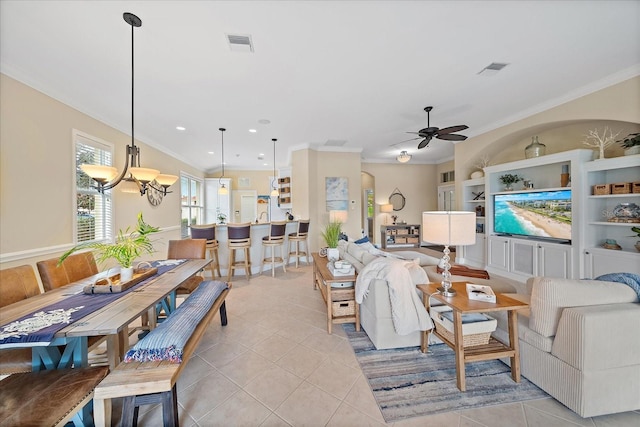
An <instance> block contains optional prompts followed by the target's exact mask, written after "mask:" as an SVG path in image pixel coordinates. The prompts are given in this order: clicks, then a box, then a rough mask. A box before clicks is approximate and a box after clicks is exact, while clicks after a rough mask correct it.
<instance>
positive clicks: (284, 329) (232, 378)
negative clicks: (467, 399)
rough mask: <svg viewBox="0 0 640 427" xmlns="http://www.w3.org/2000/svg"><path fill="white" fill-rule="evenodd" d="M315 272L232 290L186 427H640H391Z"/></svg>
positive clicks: (148, 415)
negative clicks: (316, 285)
mask: <svg viewBox="0 0 640 427" xmlns="http://www.w3.org/2000/svg"><path fill="white" fill-rule="evenodd" d="M311 273H312V268H311V267H310V266H305V267H300V268H299V269H296V268H294V267H291V268H289V269H288V271H287V273H286V274H285V273H283V271H282V269H281V268H278V269H277V274H276V277H275V278H272V277H271V275H270V274H269V273H266V274H265V275H262V276H254V277H253V278H252V279H251V280H250V281H247V280H246V279H244V278H239V279H238V280H236V281H234V282H233V289H232V290H231V292H230V293H229V296H228V297H227V313H228V318H229V324H228V325H227V326H226V327H222V326H220V319H219V318H218V317H216V318H215V319H214V321H213V323H212V324H211V326H210V328H209V331H208V332H207V333H206V335H205V337H204V338H203V341H202V343H201V344H200V347H199V348H198V350H197V352H196V354H195V356H194V357H193V358H192V360H190V361H189V364H188V366H187V367H186V369H185V370H184V371H183V374H182V376H181V378H180V380H179V381H178V402H179V411H180V424H181V425H182V426H184V427H190V426H201V427H207V426H225V427H228V426H264V427H266V426H345V427H352V426H383V425H392V426H395V427H413V426H421V427H422V426H429V427H432V426H447V427H451V426H469V427H471V426H475V427H479V426H491V427H493V426H509V427H514V426H523V427H526V426H529V427H531V426H578V425H579V426H593V427H604V426H629V427H631V426H633V427H635V426H638V425H640V411H637V412H627V413H623V414H617V415H610V416H603V417H595V418H590V419H583V418H580V417H579V416H577V415H576V414H574V413H573V412H572V411H570V410H568V409H567V408H565V407H564V406H563V405H561V404H560V403H558V402H557V401H555V400H554V399H550V398H549V399H540V400H533V401H528V402H523V403H515V404H505V405H499V406H493V407H485V408H481V409H472V410H465V411H459V412H450V413H446V414H439V415H433V416H427V417H420V418H412V419H409V420H404V421H400V422H396V423H393V424H385V422H384V419H383V418H382V415H381V413H380V410H379V409H378V405H377V404H376V402H375V400H374V398H373V394H372V393H371V390H370V389H369V385H368V383H367V380H366V379H365V378H364V377H363V375H362V372H361V371H360V368H359V366H358V362H357V361H356V358H355V356H354V354H353V351H352V349H351V346H350V345H349V343H348V341H347V339H346V336H345V334H344V332H343V330H342V327H340V326H339V325H334V328H333V331H334V333H333V335H329V334H327V330H326V312H325V305H324V302H323V300H322V296H321V295H320V293H319V291H317V290H313V287H312V283H311ZM119 409H120V405H118V403H117V402H116V403H115V404H114V410H119ZM140 412H141V415H140V419H139V423H138V425H140V426H142V427H144V426H154V427H155V426H158V425H162V421H161V411H160V407H159V406H156V407H143V408H141V410H140ZM114 418H116V419H117V418H119V416H118V415H115V416H114Z"/></svg>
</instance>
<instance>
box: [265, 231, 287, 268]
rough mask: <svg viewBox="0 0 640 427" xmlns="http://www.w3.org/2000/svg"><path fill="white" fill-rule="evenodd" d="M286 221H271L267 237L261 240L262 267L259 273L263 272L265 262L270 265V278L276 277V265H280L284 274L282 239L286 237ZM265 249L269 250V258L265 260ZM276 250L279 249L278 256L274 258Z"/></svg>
mask: <svg viewBox="0 0 640 427" xmlns="http://www.w3.org/2000/svg"><path fill="white" fill-rule="evenodd" d="M286 228H287V221H273V222H272V223H271V225H270V226H269V235H268V236H264V237H263V238H262V265H261V266H260V273H262V272H263V271H264V263H265V261H266V262H268V263H270V264H271V277H275V276H276V264H282V270H283V271H284V272H285V273H286V272H287V267H286V266H285V259H286V258H285V256H284V238H285V237H286V231H285V230H286ZM267 248H270V249H271V257H270V258H266V257H265V253H266V251H267ZM276 248H280V256H279V257H277V256H276Z"/></svg>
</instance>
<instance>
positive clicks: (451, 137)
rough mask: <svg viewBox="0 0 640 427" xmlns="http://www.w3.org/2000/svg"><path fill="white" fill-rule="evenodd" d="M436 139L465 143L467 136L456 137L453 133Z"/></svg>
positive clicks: (438, 136)
mask: <svg viewBox="0 0 640 427" xmlns="http://www.w3.org/2000/svg"><path fill="white" fill-rule="evenodd" d="M436 138H438V139H444V140H446V141H464V140H465V139H467V137H466V136H464V135H456V134H453V133H447V134H444V135H436Z"/></svg>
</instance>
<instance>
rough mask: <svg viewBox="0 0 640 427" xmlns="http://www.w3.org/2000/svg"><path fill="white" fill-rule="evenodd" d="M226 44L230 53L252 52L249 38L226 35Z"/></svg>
mask: <svg viewBox="0 0 640 427" xmlns="http://www.w3.org/2000/svg"><path fill="white" fill-rule="evenodd" d="M227 42H228V43H229V49H231V51H232V52H253V43H252V42H251V36H246V35H238V34H227Z"/></svg>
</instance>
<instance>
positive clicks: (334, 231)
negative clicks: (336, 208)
mask: <svg viewBox="0 0 640 427" xmlns="http://www.w3.org/2000/svg"><path fill="white" fill-rule="evenodd" d="M341 232H342V223H340V222H330V223H328V224H327V226H326V227H325V228H324V231H322V233H321V234H322V238H323V239H324V241H325V242H327V246H328V249H327V259H328V260H329V261H337V260H338V259H339V258H340V255H339V252H338V241H339V240H340V233H341Z"/></svg>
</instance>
